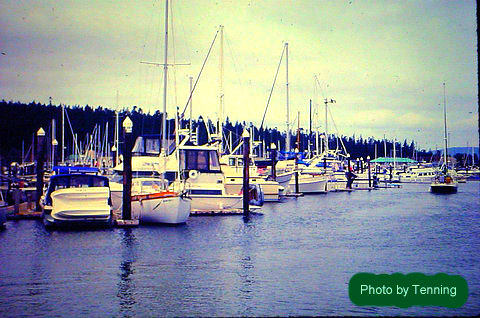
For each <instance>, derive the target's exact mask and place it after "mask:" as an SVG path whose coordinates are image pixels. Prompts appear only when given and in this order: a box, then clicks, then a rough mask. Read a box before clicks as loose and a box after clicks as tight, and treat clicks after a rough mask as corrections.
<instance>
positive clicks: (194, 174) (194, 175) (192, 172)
mask: <svg viewBox="0 0 480 318" xmlns="http://www.w3.org/2000/svg"><path fill="white" fill-rule="evenodd" d="M198 174H199V173H198V171H197V170H190V171H189V172H188V177H189V178H190V179H192V180H195V179H197V178H198Z"/></svg>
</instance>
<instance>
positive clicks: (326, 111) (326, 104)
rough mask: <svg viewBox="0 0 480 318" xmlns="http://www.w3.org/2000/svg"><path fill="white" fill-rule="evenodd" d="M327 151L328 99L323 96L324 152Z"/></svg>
mask: <svg viewBox="0 0 480 318" xmlns="http://www.w3.org/2000/svg"><path fill="white" fill-rule="evenodd" d="M327 151H328V100H327V99H326V98H325V152H327Z"/></svg>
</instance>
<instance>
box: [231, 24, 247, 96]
mask: <svg viewBox="0 0 480 318" xmlns="http://www.w3.org/2000/svg"><path fill="white" fill-rule="evenodd" d="M224 36H225V39H226V40H227V46H228V49H229V50H230V54H231V55H232V60H233V66H234V68H235V72H236V73H237V78H238V82H239V84H240V88H241V90H242V92H243V93H244V94H242V97H243V95H246V94H245V92H248V94H249V95H250V97H251V96H252V93H251V91H249V90H246V89H245V87H244V85H243V82H242V80H241V77H240V72H239V71H238V68H237V64H238V62H237V58H236V57H235V54H234V52H233V50H232V47H231V44H230V39H229V38H228V37H227V32H225V30H224Z"/></svg>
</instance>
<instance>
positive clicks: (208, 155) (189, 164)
mask: <svg viewBox="0 0 480 318" xmlns="http://www.w3.org/2000/svg"><path fill="white" fill-rule="evenodd" d="M180 168H181V169H182V170H198V171H200V172H220V171H221V170H220V163H219V160H218V153H217V151H216V150H200V149H198V150H197V149H182V150H180Z"/></svg>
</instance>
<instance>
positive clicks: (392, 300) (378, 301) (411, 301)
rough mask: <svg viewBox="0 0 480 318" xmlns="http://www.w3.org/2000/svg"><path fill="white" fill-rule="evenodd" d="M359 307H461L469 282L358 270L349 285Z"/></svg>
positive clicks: (441, 275) (439, 276)
mask: <svg viewBox="0 0 480 318" xmlns="http://www.w3.org/2000/svg"><path fill="white" fill-rule="evenodd" d="M348 294H349V296H350V300H351V301H352V302H353V303H354V304H355V305H357V306H396V307H401V308H407V307H411V306H441V307H448V308H459V307H461V306H463V304H465V302H466V301H467V299H468V285H467V281H466V280H465V279H464V278H463V277H461V276H459V275H447V274H444V273H439V274H436V275H431V276H428V275H425V274H422V273H411V274H407V275H403V274H401V273H395V274H391V275H388V274H379V275H375V274H371V273H358V274H355V275H353V276H352V278H351V279H350V283H349V284H348Z"/></svg>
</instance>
